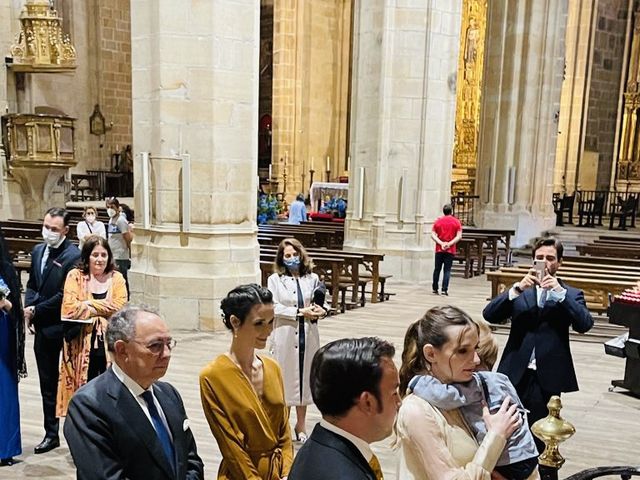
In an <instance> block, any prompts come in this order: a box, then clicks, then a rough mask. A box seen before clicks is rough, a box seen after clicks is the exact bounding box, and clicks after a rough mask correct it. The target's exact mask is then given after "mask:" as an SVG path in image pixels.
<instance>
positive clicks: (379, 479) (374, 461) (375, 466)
mask: <svg viewBox="0 0 640 480" xmlns="http://www.w3.org/2000/svg"><path fill="white" fill-rule="evenodd" d="M369 466H370V467H371V470H373V474H374V475H375V476H376V480H384V477H383V476H382V468H381V467H380V462H379V461H378V457H376V456H375V455H374V456H373V457H371V460H369Z"/></svg>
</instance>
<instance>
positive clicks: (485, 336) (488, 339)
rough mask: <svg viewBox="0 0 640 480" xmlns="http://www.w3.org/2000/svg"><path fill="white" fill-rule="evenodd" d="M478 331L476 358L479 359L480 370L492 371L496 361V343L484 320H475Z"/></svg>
mask: <svg viewBox="0 0 640 480" xmlns="http://www.w3.org/2000/svg"><path fill="white" fill-rule="evenodd" d="M476 323H477V324H478V328H479V330H480V341H479V342H478V357H480V366H479V368H481V369H487V370H493V366H494V365H495V364H496V360H498V342H497V340H496V339H495V337H494V336H493V332H492V331H491V326H490V325H489V323H488V322H486V321H485V320H477V321H476Z"/></svg>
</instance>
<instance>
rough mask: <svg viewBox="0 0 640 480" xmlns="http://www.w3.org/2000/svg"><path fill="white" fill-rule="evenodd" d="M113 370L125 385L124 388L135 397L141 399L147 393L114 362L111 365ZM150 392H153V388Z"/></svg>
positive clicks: (150, 388)
mask: <svg viewBox="0 0 640 480" xmlns="http://www.w3.org/2000/svg"><path fill="white" fill-rule="evenodd" d="M111 369H112V370H113V373H114V374H115V376H116V377H118V380H120V381H121V382H122V383H124V386H125V387H127V388H128V389H129V391H130V392H131V393H132V394H133V396H134V397H139V396H140V395H142V394H143V393H144V392H145V391H146V390H145V389H144V388H142V387H141V386H140V385H139V384H138V383H137V382H136V381H135V380H134V379H133V378H131V377H130V376H129V375H127V374H126V373H124V371H123V370H122V369H121V368H120V367H119V366H118V364H117V363H116V362H113V363H112V364H111ZM149 390H151V391H152V392H153V389H152V387H149Z"/></svg>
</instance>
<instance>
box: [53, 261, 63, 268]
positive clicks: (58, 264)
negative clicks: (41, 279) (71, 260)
mask: <svg viewBox="0 0 640 480" xmlns="http://www.w3.org/2000/svg"><path fill="white" fill-rule="evenodd" d="M53 264H54V265H55V266H56V267H61V268H62V264H61V263H58V262H56V261H55V260H54V261H53Z"/></svg>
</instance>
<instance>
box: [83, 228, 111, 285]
mask: <svg viewBox="0 0 640 480" xmlns="http://www.w3.org/2000/svg"><path fill="white" fill-rule="evenodd" d="M97 246H100V247H103V248H104V249H105V250H106V251H107V255H108V258H107V266H106V267H105V268H104V273H109V272H111V271H112V270H114V269H115V268H116V266H115V264H114V262H113V253H111V247H109V242H108V241H107V239H106V238H103V237H101V236H99V235H88V236H87V237H85V239H84V245H82V251H81V252H80V264H79V265H78V268H79V269H80V270H82V273H84V274H85V275H88V274H89V258H91V252H93V249H94V248H96V247H97Z"/></svg>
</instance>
